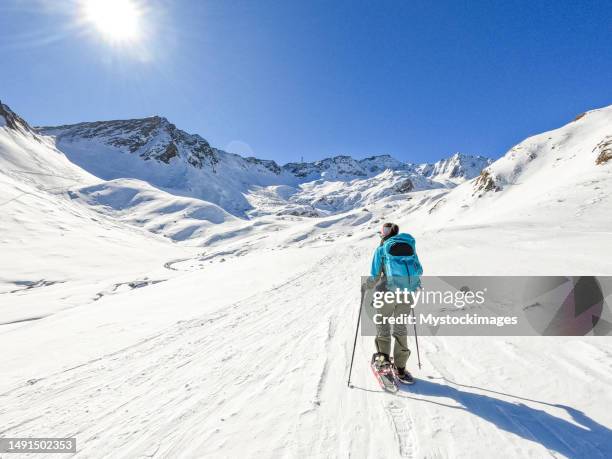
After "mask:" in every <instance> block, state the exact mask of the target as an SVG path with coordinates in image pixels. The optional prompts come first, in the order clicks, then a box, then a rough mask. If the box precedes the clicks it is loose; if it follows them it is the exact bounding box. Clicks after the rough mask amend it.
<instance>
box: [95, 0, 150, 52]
mask: <svg viewBox="0 0 612 459" xmlns="http://www.w3.org/2000/svg"><path fill="white" fill-rule="evenodd" d="M83 16H84V19H85V20H86V21H87V22H88V23H90V24H91V25H93V26H94V27H95V28H96V30H97V31H98V32H99V33H100V34H101V35H102V36H103V37H104V38H105V39H106V40H108V41H109V42H112V43H127V42H134V41H136V40H138V38H139V37H140V32H141V31H140V17H141V11H140V10H139V8H138V6H137V5H136V4H135V3H134V1H133V0H83Z"/></svg>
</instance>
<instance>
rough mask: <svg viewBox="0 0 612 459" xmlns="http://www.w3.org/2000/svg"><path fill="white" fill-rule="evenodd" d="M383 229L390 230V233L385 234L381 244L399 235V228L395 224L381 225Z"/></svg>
mask: <svg viewBox="0 0 612 459" xmlns="http://www.w3.org/2000/svg"><path fill="white" fill-rule="evenodd" d="M383 228H391V232H390V233H389V234H387V235H386V236H383V238H382V239H381V241H380V243H381V244H382V243H383V242H385V241H386V240H387V239H389V238H390V237H393V236H397V235H398V233H399V226H397V225H396V224H395V223H385V224H384V225H383Z"/></svg>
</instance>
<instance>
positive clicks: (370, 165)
mask: <svg viewBox="0 0 612 459" xmlns="http://www.w3.org/2000/svg"><path fill="white" fill-rule="evenodd" d="M35 129H36V130H37V131H38V132H40V133H42V134H44V135H51V136H55V137H56V139H57V140H58V141H59V142H66V141H74V140H79V139H81V140H82V139H93V138H99V139H101V140H102V143H105V144H107V145H111V146H114V147H117V148H126V149H127V150H128V152H129V153H132V154H134V153H137V154H139V155H140V156H141V157H142V158H143V159H145V160H149V159H154V160H157V161H160V162H162V163H165V164H169V163H170V162H171V161H172V160H173V159H174V158H176V157H179V156H184V157H186V159H187V161H188V162H189V163H190V164H191V165H192V166H194V167H197V168H202V167H204V166H205V165H206V163H208V166H210V167H211V169H212V170H213V171H214V170H215V165H216V164H217V163H218V162H219V160H220V159H219V156H223V155H237V156H238V157H240V158H242V159H244V160H246V161H247V162H249V163H251V164H257V165H262V166H264V167H265V168H266V169H268V170H269V171H270V172H272V173H274V174H276V175H281V174H282V173H283V171H285V172H288V173H290V174H291V175H293V176H295V177H296V178H297V179H298V180H316V179H320V178H328V179H347V178H353V179H354V178H365V177H368V176H373V175H376V174H378V173H381V172H383V171H384V170H387V169H391V170H397V171H411V172H414V173H422V172H424V174H423V175H425V176H426V177H428V178H432V179H434V180H435V177H436V176H437V173H438V172H441V175H444V174H445V173H446V171H445V170H444V167H443V165H444V164H448V163H450V162H453V165H452V167H453V168H454V169H453V170H455V173H454V174H451V177H450V178H454V179H459V178H463V179H471V178H473V177H475V176H477V175H478V174H479V173H480V171H481V170H482V169H483V168H484V167H486V166H488V165H489V164H491V163H492V160H491V159H490V158H486V157H484V156H480V155H468V154H458V153H455V154H454V155H452V156H450V157H448V158H442V159H441V160H439V161H437V162H435V163H420V164H419V163H410V162H404V161H401V160H398V159H396V158H394V157H392V156H391V155H389V154H381V155H371V156H368V157H365V158H362V159H356V158H354V157H352V156H350V155H345V154H340V155H333V156H329V157H324V158H322V159H319V160H315V161H309V162H287V163H285V164H282V165H281V164H279V163H278V162H277V161H275V160H271V159H261V158H256V157H253V156H249V157H244V156H242V155H240V154H238V153H229V152H226V151H223V150H221V149H218V148H214V147H211V145H210V144H209V142H208V141H206V140H205V139H204V138H203V137H201V136H200V135H199V134H189V133H187V132H185V131H183V130H181V129H179V128H177V127H176V125H175V124H173V123H171V122H170V121H169V120H168V119H167V118H165V117H163V116H159V115H155V116H150V117H145V118H134V119H126V120H108V121H91V122H81V123H75V124H65V125H59V126H39V127H36V128H35ZM163 134H166V135H165V136H164V135H163ZM156 135H161V136H162V137H164V138H160V139H159V140H161V144H158V145H151V140H154V139H152V136H153V137H154V136H156ZM189 149H191V150H194V149H195V154H194V153H192V152H190V151H186V150H189ZM463 163H467V164H471V167H466V166H464V164H463ZM475 169H478V170H477V171H476V170H475Z"/></svg>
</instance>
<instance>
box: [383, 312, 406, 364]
mask: <svg viewBox="0 0 612 459" xmlns="http://www.w3.org/2000/svg"><path fill="white" fill-rule="evenodd" d="M376 312H377V313H379V314H381V315H382V317H387V318H388V317H395V318H397V317H400V316H402V315H404V314H405V315H410V304H406V303H401V304H395V303H389V304H385V305H384V306H383V307H382V308H380V309H379V310H377V311H376ZM392 336H393V338H394V340H395V345H394V346H393V362H394V363H395V366H396V367H397V368H405V367H406V361H407V360H408V357H410V349H408V325H406V324H401V325H398V324H394V325H389V324H377V325H376V339H375V340H374V342H375V344H376V350H377V351H378V352H382V353H384V354H387V355H388V356H391V337H392Z"/></svg>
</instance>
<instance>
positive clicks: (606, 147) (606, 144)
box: [593, 135, 612, 165]
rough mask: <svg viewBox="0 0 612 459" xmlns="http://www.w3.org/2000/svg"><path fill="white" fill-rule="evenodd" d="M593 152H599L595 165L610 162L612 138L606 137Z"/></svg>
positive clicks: (611, 157)
mask: <svg viewBox="0 0 612 459" xmlns="http://www.w3.org/2000/svg"><path fill="white" fill-rule="evenodd" d="M593 151H597V152H599V155H598V156H597V159H596V160H595V164H597V165H601V164H605V163H607V162H608V161H610V160H611V159H612V136H610V135H609V136H607V137H605V138H604V139H603V140H602V141H601V142H599V143H598V144H597V146H596V147H595V148H594V149H593Z"/></svg>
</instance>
